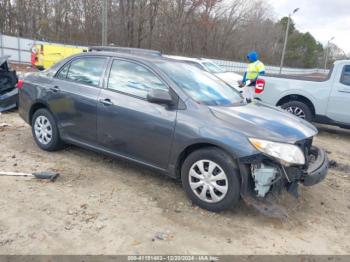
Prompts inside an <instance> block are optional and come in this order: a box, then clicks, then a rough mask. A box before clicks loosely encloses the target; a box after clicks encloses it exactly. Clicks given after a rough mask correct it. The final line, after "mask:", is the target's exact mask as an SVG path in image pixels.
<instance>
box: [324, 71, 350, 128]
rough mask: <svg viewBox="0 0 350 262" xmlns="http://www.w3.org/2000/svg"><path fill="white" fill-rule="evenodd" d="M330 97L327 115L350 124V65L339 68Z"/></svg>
mask: <svg viewBox="0 0 350 262" xmlns="http://www.w3.org/2000/svg"><path fill="white" fill-rule="evenodd" d="M338 70H339V71H338V72H335V74H336V77H335V79H334V82H333V88H332V92H331V95H330V97H329V103H328V108H327V116H328V117H329V118H331V119H332V120H334V121H337V122H339V123H343V124H346V125H350V65H345V66H343V67H340V68H338Z"/></svg>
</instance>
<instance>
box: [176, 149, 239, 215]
mask: <svg viewBox="0 0 350 262" xmlns="http://www.w3.org/2000/svg"><path fill="white" fill-rule="evenodd" d="M181 180H182V185H183V188H184V189H185V191H186V194H187V195H188V197H189V198H190V199H191V200H192V201H193V202H194V203H195V204H196V205H198V206H200V207H201V208H204V209H207V210H209V211H213V212H220V211H223V210H225V209H228V208H229V207H232V206H233V205H234V204H235V203H237V201H238V200H239V196H240V182H239V181H240V180H239V172H238V170H237V167H236V164H235V162H234V161H233V159H232V158H231V157H230V156H229V155H228V154H226V153H225V152H224V151H222V150H220V149H218V148H215V147H210V148H205V149H200V150H197V151H195V152H193V153H191V154H190V155H189V156H188V157H187V158H186V160H185V161H184V163H183V165H182V170H181Z"/></svg>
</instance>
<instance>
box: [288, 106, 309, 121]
mask: <svg viewBox="0 0 350 262" xmlns="http://www.w3.org/2000/svg"><path fill="white" fill-rule="evenodd" d="M285 110H286V111H287V112H289V113H291V114H293V115H295V116H297V117H300V118H302V119H305V118H306V115H305V112H304V111H303V110H302V109H301V108H300V107H298V106H289V107H287V108H286V109H285Z"/></svg>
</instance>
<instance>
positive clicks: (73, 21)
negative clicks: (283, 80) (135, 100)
mask: <svg viewBox="0 0 350 262" xmlns="http://www.w3.org/2000/svg"><path fill="white" fill-rule="evenodd" d="M102 1H104V0H74V1H72V0H0V33H3V34H9V35H15V36H20V37H28V38H33V39H37V40H45V41H52V42H60V43H66V44H80V45H99V44H100V43H101V32H102V29H101V25H102V23H101V20H102ZM107 1H108V43H109V44H111V45H115V46H128V47H140V48H150V49H157V50H161V51H162V52H164V53H167V54H177V55H185V56H193V57H210V58H218V59H226V60H238V61H243V60H245V56H246V54H247V52H248V51H250V50H257V51H258V52H259V53H260V55H261V59H262V60H263V61H264V62H265V63H266V64H271V65H278V64H279V62H280V58H281V52H282V48H283V41H284V32H285V30H286V23H287V18H286V17H285V18H282V19H281V20H280V21H276V20H275V19H274V18H273V17H274V14H273V13H272V11H271V10H272V8H271V7H270V6H268V5H267V4H266V2H265V1H264V0H252V1H246V0H107ZM289 33H290V36H289V41H288V49H287V53H286V58H285V65H286V66H293V67H305V68H309V67H322V65H323V61H324V57H325V49H324V47H323V46H322V45H321V44H320V43H319V42H317V41H316V39H315V38H314V37H313V36H312V35H311V34H310V33H301V32H299V31H298V30H296V28H295V25H294V23H293V22H292V23H291V27H290V32H289ZM335 48H337V47H336V46H332V50H333V49H335ZM338 49H339V48H338ZM338 49H337V50H338ZM334 53H337V54H339V50H338V51H337V52H335V51H334V50H333V51H331V52H330V54H331V55H332V54H334ZM331 58H332V57H331ZM329 60H330V62H331V61H332V59H329Z"/></svg>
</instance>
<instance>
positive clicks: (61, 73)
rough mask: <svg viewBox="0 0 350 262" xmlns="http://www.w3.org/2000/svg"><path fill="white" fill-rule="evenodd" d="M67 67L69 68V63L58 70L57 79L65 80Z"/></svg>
mask: <svg viewBox="0 0 350 262" xmlns="http://www.w3.org/2000/svg"><path fill="white" fill-rule="evenodd" d="M69 66H70V63H68V64H65V65H64V66H63V68H62V69H61V70H60V72H59V73H58V75H57V78H59V79H65V78H66V77H67V73H68V69H69Z"/></svg>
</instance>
